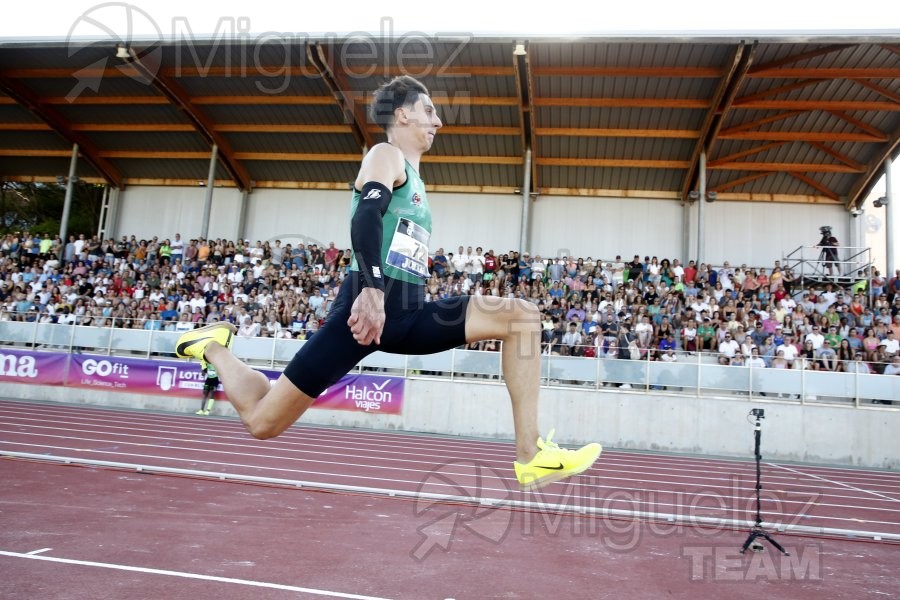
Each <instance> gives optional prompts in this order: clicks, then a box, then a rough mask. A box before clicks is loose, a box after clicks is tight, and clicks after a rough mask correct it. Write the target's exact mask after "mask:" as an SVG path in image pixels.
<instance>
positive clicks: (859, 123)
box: [827, 110, 890, 140]
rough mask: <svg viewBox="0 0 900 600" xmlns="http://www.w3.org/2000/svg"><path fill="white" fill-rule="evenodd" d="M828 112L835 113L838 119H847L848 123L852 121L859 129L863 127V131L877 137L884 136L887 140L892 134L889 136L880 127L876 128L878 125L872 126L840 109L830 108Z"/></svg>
mask: <svg viewBox="0 0 900 600" xmlns="http://www.w3.org/2000/svg"><path fill="white" fill-rule="evenodd" d="M827 112H828V113H829V114H830V115H833V116H835V117H837V118H838V119H841V120H842V121H846V122H847V123H850V124H851V125H853V126H854V127H856V128H857V129H861V130H862V131H865V132H866V133H868V134H869V135H872V136H875V137H879V138H884V139H885V140H886V139H888V137H890V136H888V134H886V133H885V132H883V131H881V130H880V129H878V128H876V127H872V126H871V125H869V124H868V123H863V122H862V121H860V120H859V119H857V118H856V117H851V116H850V115H848V114H846V113H843V112H841V111H839V110H829V111H827Z"/></svg>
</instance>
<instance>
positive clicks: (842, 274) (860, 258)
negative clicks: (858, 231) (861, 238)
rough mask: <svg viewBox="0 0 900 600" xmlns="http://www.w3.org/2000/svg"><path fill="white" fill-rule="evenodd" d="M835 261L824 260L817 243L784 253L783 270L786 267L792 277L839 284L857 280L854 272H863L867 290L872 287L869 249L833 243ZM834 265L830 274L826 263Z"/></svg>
mask: <svg viewBox="0 0 900 600" xmlns="http://www.w3.org/2000/svg"><path fill="white" fill-rule="evenodd" d="M834 250H835V253H836V255H837V260H835V261H831V260H828V259H827V257H826V255H825V249H824V248H823V247H821V246H800V247H799V248H796V249H794V250H792V251H791V252H788V253H787V254H785V255H784V257H783V259H782V261H783V263H784V268H785V269H790V270H791V271H792V272H793V274H794V277H795V279H799V280H801V281H802V280H805V279H812V280H828V279H831V280H834V281H836V282H840V283H852V282H856V281H859V280H860V279H861V277H860V276H859V275H858V273H860V272H862V273H865V275H864V278H865V279H866V280H867V281H868V286H869V287H868V289H871V287H872V273H871V271H872V269H871V267H872V264H873V263H872V249H871V248H867V247H862V246H835V247H834ZM829 264H832V265H834V270H835V272H834V273H829V271H828V268H827V266H828V265H829Z"/></svg>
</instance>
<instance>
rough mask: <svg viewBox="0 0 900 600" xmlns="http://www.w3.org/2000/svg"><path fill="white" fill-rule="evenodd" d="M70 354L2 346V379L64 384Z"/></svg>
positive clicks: (14, 381)
mask: <svg viewBox="0 0 900 600" xmlns="http://www.w3.org/2000/svg"><path fill="white" fill-rule="evenodd" d="M68 362H69V355H68V354H57V353H53V352H30V351H28V350H13V349H12V348H0V381H7V382H9V383H34V384H38V385H64V383H65V380H66V370H67V367H68Z"/></svg>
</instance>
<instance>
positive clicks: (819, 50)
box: [749, 44, 856, 76]
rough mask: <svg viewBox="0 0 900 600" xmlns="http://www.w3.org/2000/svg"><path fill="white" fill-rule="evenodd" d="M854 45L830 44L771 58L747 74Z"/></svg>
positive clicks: (831, 52) (751, 74) (768, 69)
mask: <svg viewBox="0 0 900 600" xmlns="http://www.w3.org/2000/svg"><path fill="white" fill-rule="evenodd" d="M855 46H856V44H832V45H830V46H824V47H822V48H816V49H815V50H807V51H806V52H799V53H797V54H792V55H790V56H785V57H784V58H779V59H777V60H772V61H769V62H767V63H762V64H759V65H756V66H755V67H753V68H751V69H750V73H749V75H750V76H753V75H754V74H755V73H758V72H760V71H770V70H773V69H777V68H779V67H783V66H784V65H791V64H794V63H796V62H800V61H801V60H808V59H810V58H817V57H819V56H825V55H826V54H833V53H835V52H840V51H841V50H846V49H847V48H853V47H855Z"/></svg>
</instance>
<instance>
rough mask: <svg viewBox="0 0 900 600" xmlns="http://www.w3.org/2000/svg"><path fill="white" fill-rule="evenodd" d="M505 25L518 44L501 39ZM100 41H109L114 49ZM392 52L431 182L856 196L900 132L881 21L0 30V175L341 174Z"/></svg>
mask: <svg viewBox="0 0 900 600" xmlns="http://www.w3.org/2000/svg"><path fill="white" fill-rule="evenodd" d="M519 44H521V45H522V47H521V48H519V52H518V53H516V52H515V50H516V47H517V45H519ZM117 53H118V54H119V57H117ZM401 73H407V74H410V75H413V76H416V77H418V78H420V79H421V80H422V81H423V82H424V83H425V84H426V85H427V86H428V87H429V89H430V90H431V92H432V97H433V99H434V101H435V104H436V105H437V106H438V109H439V114H440V115H441V117H442V119H443V121H444V127H443V129H442V130H441V132H440V135H439V136H438V141H437V143H436V144H435V146H434V148H433V149H432V151H431V152H430V153H429V154H428V155H426V156H425V157H424V158H423V162H424V163H425V165H424V169H425V170H426V173H425V177H426V180H427V181H428V183H429V187H430V189H434V190H437V191H460V192H491V193H513V192H514V191H515V190H517V189H519V188H521V187H522V185H523V180H524V177H523V176H524V168H525V155H526V149H527V148H529V147H530V148H531V149H532V163H531V169H532V172H531V176H532V179H531V185H532V189H533V191H534V192H536V193H539V194H550V195H578V196H626V197H627V196H632V197H651V198H671V199H673V200H685V199H687V197H688V193H689V192H690V191H691V190H694V189H696V187H697V178H698V171H699V163H700V155H701V151H702V150H704V149H706V150H707V160H708V162H707V172H708V189H710V190H715V191H716V192H717V193H718V197H719V199H721V200H745V201H746V200H752V201H756V200H759V201H784V202H817V203H826V204H828V203H831V204H835V203H842V204H844V205H845V206H847V207H848V208H851V207H854V206H856V205H858V204H859V203H860V202H862V201H863V200H864V199H865V197H866V194H867V192H868V191H869V190H870V188H871V187H872V186H873V185H874V183H875V181H876V180H877V179H878V176H879V174H880V173H881V169H882V165H883V163H884V161H885V160H888V159H890V158H891V157H892V156H896V154H897V153H898V149H900V144H898V140H900V38H898V37H896V36H894V37H891V36H886V35H881V36H869V37H858V38H855V39H844V38H840V39H824V38H815V37H814V38H811V39H799V38H798V39H791V40H777V39H762V40H760V41H757V42H753V41H745V40H740V39H736V38H735V39H728V38H716V39H700V38H695V39H686V40H683V39H661V38H657V39H600V38H583V39H577V40H563V39H536V40H533V41H530V42H525V41H522V40H516V39H512V38H509V39H503V38H496V37H493V38H483V39H479V38H475V39H458V40H457V39H450V38H446V39H434V38H427V39H426V38H422V39H416V38H409V39H403V40H399V41H398V40H389V41H387V42H384V43H376V42H372V41H367V40H353V39H345V40H328V41H326V42H316V41H311V40H308V39H303V40H297V41H293V42H289V43H287V42H285V40H284V39H278V40H274V41H273V42H272V43H264V42H257V43H254V44H252V45H248V44H247V43H245V42H241V41H240V40H232V41H222V40H207V41H196V40H191V43H178V42H177V41H163V42H156V43H151V42H148V43H147V44H141V43H137V42H132V43H131V45H130V47H125V46H122V47H121V48H117V47H116V45H114V44H112V43H110V42H108V41H107V42H106V43H102V42H93V43H92V42H89V41H81V42H78V43H73V42H72V41H71V40H70V41H66V40H40V41H34V40H33V41H11V40H7V41H5V42H4V41H0V92H2V93H0V131H2V135H0V176H2V177H4V178H5V179H6V180H18V181H55V180H56V178H57V176H60V175H64V174H65V173H67V171H68V164H69V159H70V156H71V152H72V144H73V143H77V144H78V146H79V151H80V155H81V160H80V161H79V168H78V175H79V177H80V178H81V179H82V180H85V181H92V182H99V183H102V182H106V183H109V184H111V185H113V186H116V187H125V186H127V185H148V184H151V185H185V184H191V185H196V184H197V183H198V182H205V181H206V179H207V174H208V170H209V158H210V153H211V148H212V145H213V144H215V145H216V146H217V148H218V156H219V159H218V165H217V169H216V174H215V177H216V179H217V185H231V186H237V187H239V188H242V189H253V188H264V187H272V188H309V189H346V187H347V185H348V182H349V181H351V180H352V179H353V178H354V177H355V173H356V169H357V168H358V163H359V160H360V157H361V153H362V150H363V148H365V147H371V145H373V144H375V143H377V142H378V141H380V140H383V135H382V134H381V133H380V132H379V131H378V129H377V128H376V127H375V126H373V125H371V124H369V123H368V122H367V119H366V107H367V104H368V101H369V98H370V96H369V94H370V92H371V90H373V89H374V88H376V87H377V86H378V85H379V84H380V83H382V82H384V81H385V80H387V79H388V78H390V77H391V76H394V75H397V74H401Z"/></svg>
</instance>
